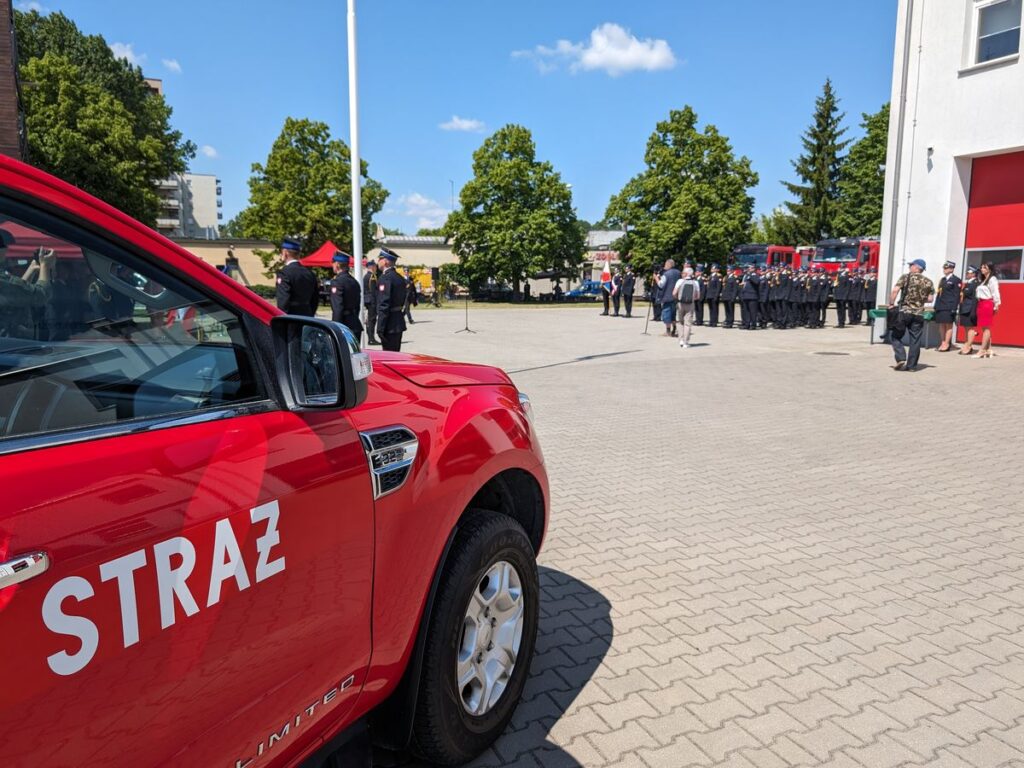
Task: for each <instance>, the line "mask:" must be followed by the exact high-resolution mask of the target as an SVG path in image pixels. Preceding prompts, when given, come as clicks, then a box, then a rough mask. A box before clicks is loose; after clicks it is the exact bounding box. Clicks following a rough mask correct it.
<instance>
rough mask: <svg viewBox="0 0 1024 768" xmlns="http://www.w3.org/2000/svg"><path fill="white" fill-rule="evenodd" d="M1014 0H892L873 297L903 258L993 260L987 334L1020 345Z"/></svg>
mask: <svg viewBox="0 0 1024 768" xmlns="http://www.w3.org/2000/svg"><path fill="white" fill-rule="evenodd" d="M1021 5H1022V0H900V2H899V14H898V20H897V30H896V56H895V66H894V69H893V86H892V118H891V121H890V125H889V148H888V160H887V167H886V181H885V211H884V218H883V222H882V252H881V259H880V265H879V296H878V300H879V302H880V303H882V304H885V303H888V293H889V290H890V288H891V286H892V283H893V282H894V281H895V279H896V277H897V276H898V275H899V274H900V273H902V272H903V271H905V265H906V264H907V263H908V262H909V261H911V260H913V259H915V258H923V259H925V260H926V261H927V262H928V272H929V273H931V274H932V275H937V274H940V273H941V263H942V262H943V261H945V260H946V259H950V260H952V261H955V262H956V263H957V273H958V274H960V275H963V272H964V268H965V266H966V264H967V263H970V264H978V263H980V262H981V261H983V260H984V261H989V262H992V263H993V264H994V265H995V266H996V268H997V271H998V272H999V273H1000V276H1001V278H1002V279H1001V284H1002V293H1003V309H1002V311H1001V312H1000V314H999V316H998V319H997V321H996V325H995V326H994V328H993V334H994V338H995V341H996V343H1002V344H1017V345H1024V282H1022V278H1024V271H1022V270H1024V265H1022V255H1024V61H1021V58H1020V43H1021V41H1020V27H1021V12H1022V11H1021Z"/></svg>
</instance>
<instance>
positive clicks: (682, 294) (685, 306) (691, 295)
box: [672, 267, 700, 349]
mask: <svg viewBox="0 0 1024 768" xmlns="http://www.w3.org/2000/svg"><path fill="white" fill-rule="evenodd" d="M672 298H673V299H675V300H676V302H677V306H678V312H679V315H678V316H679V323H680V325H682V326H683V332H682V334H681V335H680V339H679V346H680V347H682V348H683V349H686V348H688V347H689V346H690V336H691V335H692V334H693V321H694V317H695V313H694V308H695V306H696V304H697V301H698V300H699V299H700V283H699V282H698V281H697V280H695V279H694V278H693V268H692V267H686V268H685V269H684V270H683V276H682V278H681V279H680V280H679V281H678V282H677V283H676V287H675V289H674V290H673V291H672Z"/></svg>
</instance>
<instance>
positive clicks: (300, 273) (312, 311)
mask: <svg viewBox="0 0 1024 768" xmlns="http://www.w3.org/2000/svg"><path fill="white" fill-rule="evenodd" d="M319 294H320V288H319V286H318V285H317V282H316V276H315V275H314V274H313V272H312V271H311V270H309V269H307V268H306V267H304V266H302V265H301V264H299V262H297V261H293V262H290V263H288V264H286V265H285V267H284V269H282V270H281V271H280V272H278V273H277V306H278V309H281V310H283V311H284V312H285V313H287V314H289V315H305V316H307V317H313V316H314V315H316V307H317V304H319V303H320V295H319Z"/></svg>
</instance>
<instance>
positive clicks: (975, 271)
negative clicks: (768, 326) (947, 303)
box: [0, 229, 981, 275]
mask: <svg viewBox="0 0 1024 768" xmlns="http://www.w3.org/2000/svg"><path fill="white" fill-rule="evenodd" d="M0 232H3V230H2V229H0ZM967 274H968V275H978V274H981V270H980V269H979V268H978V267H968V268H967Z"/></svg>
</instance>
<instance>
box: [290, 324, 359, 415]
mask: <svg viewBox="0 0 1024 768" xmlns="http://www.w3.org/2000/svg"><path fill="white" fill-rule="evenodd" d="M270 332H271V335H272V336H273V337H274V369H275V371H276V373H277V381H278V385H279V386H280V389H281V392H282V393H283V394H284V398H285V404H286V405H287V407H288V409H289V410H292V411H298V410H305V409H313V408H355V407H356V406H357V405H359V404H360V403H362V402H363V401H364V400H365V399H366V392H367V389H368V387H367V379H368V378H369V376H370V374H371V373H373V364H372V363H371V361H370V356H369V355H368V354H367V353H365V352H362V351H361V350H360V349H359V342H358V341H356V339H355V337H354V336H353V335H352V332H351V331H349V329H348V328H346V327H345V326H344V325H342V324H341V323H334V322H331V321H330V320H321V319H319V318H316V317H299V316H297V315H280V316H278V317H275V318H273V319H271V321H270Z"/></svg>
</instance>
